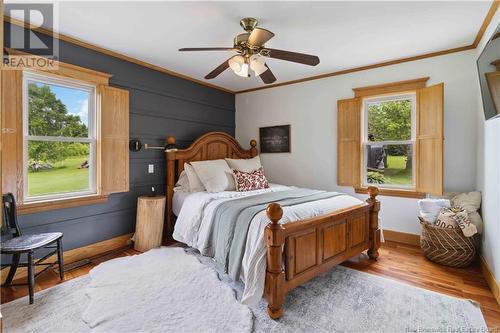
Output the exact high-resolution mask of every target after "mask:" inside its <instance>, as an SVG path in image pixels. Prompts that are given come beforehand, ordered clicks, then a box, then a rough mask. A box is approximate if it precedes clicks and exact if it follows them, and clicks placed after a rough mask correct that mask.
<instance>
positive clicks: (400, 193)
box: [354, 187, 425, 199]
mask: <svg viewBox="0 0 500 333" xmlns="http://www.w3.org/2000/svg"><path fill="white" fill-rule="evenodd" d="M354 191H355V192H356V193H361V194H368V188H367V187H355V188H354ZM379 194H380V195H384V196H389V197H401V198H414V199H423V198H425V193H421V192H417V191H415V190H401V189H392V188H383V187H379Z"/></svg>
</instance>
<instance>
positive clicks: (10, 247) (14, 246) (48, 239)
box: [0, 193, 64, 304]
mask: <svg viewBox="0 0 500 333" xmlns="http://www.w3.org/2000/svg"><path fill="white" fill-rule="evenodd" d="M2 214H3V223H2V242H1V245H0V250H1V253H2V254H12V262H11V263H10V264H2V265H1V267H2V269H3V268H4V267H10V270H9V274H8V275H7V279H6V280H5V283H4V284H3V285H2V286H16V285H28V288H29V299H30V304H33V296H34V287H35V278H36V277H37V276H38V275H40V274H42V273H43V272H45V271H46V270H48V269H49V268H51V267H53V266H54V265H55V264H58V266H59V277H60V278H61V280H64V270H63V248H62V237H63V234H62V233H61V232H51V233H44V234H33V235H22V234H21V229H20V228H19V224H18V223H17V214H16V201H15V199H14V195H12V193H7V194H5V195H3V197H2ZM5 236H7V237H5ZM4 238H5V240H4ZM54 244H55V245H54ZM39 249H53V250H52V251H50V252H49V253H48V254H46V255H44V256H43V257H42V258H41V259H38V260H36V261H35V259H34V252H35V251H36V250H39ZM23 253H26V254H27V256H28V261H27V262H20V259H21V255H22V254H23ZM55 253H57V261H56V262H52V263H44V261H45V260H47V259H48V258H49V257H50V256H52V255H53V254H55ZM35 266H46V267H45V268H44V269H43V270H41V271H40V272H38V273H36V274H35ZM18 267H28V283H19V284H12V279H13V278H14V275H15V274H16V270H17V268H18Z"/></svg>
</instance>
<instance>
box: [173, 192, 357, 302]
mask: <svg viewBox="0 0 500 333" xmlns="http://www.w3.org/2000/svg"><path fill="white" fill-rule="evenodd" d="M291 188H292V187H289V186H284V185H276V184H271V185H270V188H269V189H265V190H257V191H249V192H235V191H225V192H219V193H208V192H194V193H188V195H181V196H179V199H177V203H174V205H179V203H180V202H181V200H182V204H181V208H180V211H179V212H178V215H177V220H176V223H175V227H174V233H173V237H174V239H175V240H177V241H179V242H182V243H185V244H187V245H188V246H191V247H193V248H195V249H198V250H200V252H202V250H203V249H205V248H206V247H207V242H208V239H209V237H210V234H209V232H210V230H211V225H212V223H213V220H214V219H213V217H214V212H215V210H216V208H217V207H218V206H219V205H220V204H221V203H223V202H226V201H228V200H235V199H238V198H241V197H245V196H251V195H259V194H262V193H267V192H274V191H284V190H289V189H291ZM174 201H175V200H174ZM360 204H363V201H361V200H359V199H358V198H355V197H352V196H349V195H347V194H343V195H340V196H336V197H333V198H329V199H324V200H317V201H312V202H308V203H303V204H298V205H294V206H286V207H283V218H282V219H281V220H280V223H289V222H294V221H298V220H303V219H306V218H310V217H314V216H318V215H323V214H329V213H331V212H334V211H336V210H339V209H344V208H349V207H353V206H357V205H360ZM268 223H269V219H268V218H267V215H266V212H265V210H263V211H261V212H260V213H258V214H257V215H255V217H254V218H253V219H252V221H251V222H250V226H249V229H248V235H247V240H246V246H245V251H244V255H243V260H242V270H241V275H240V279H241V281H242V282H243V283H244V285H245V289H244V291H243V295H242V299H241V301H242V303H244V304H248V305H253V304H256V303H257V302H258V301H259V300H260V299H261V298H262V295H263V292H264V283H265V272H266V253H267V248H266V244H265V240H264V229H265V227H266V226H267V224H268Z"/></svg>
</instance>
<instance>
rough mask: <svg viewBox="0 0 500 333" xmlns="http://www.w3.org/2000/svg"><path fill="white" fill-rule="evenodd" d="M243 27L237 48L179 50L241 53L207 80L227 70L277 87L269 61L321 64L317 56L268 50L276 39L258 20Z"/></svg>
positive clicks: (246, 20)
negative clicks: (255, 77)
mask: <svg viewBox="0 0 500 333" xmlns="http://www.w3.org/2000/svg"><path fill="white" fill-rule="evenodd" d="M240 25H241V27H242V28H243V29H244V30H245V33H242V34H239V35H237V36H236V37H235V38H234V43H233V47H194V48H191V47H188V48H182V49H179V51H233V52H236V53H237V54H236V55H234V56H232V57H231V58H229V59H228V60H226V61H224V62H223V63H222V64H220V65H219V66H218V67H217V68H215V69H214V70H213V71H211V72H210V73H208V74H207V75H206V76H205V79H207V80H210V79H213V78H215V77H217V76H218V75H219V74H221V73H222V72H224V71H225V70H226V69H228V68H231V69H232V70H233V72H234V73H235V74H236V75H239V76H242V77H250V69H251V70H252V71H253V72H254V74H255V76H260V78H261V79H262V81H264V83H266V84H269V83H273V82H274V81H276V77H275V76H274V74H273V72H271V69H270V68H269V67H268V66H267V64H266V61H265V57H269V58H274V59H280V60H286V61H291V62H297V63H299V64H304V65H310V66H316V65H317V64H319V58H318V57H317V56H314V55H309V54H304V53H297V52H290V51H283V50H276V49H271V48H268V47H265V46H264V44H265V43H267V41H269V40H270V39H271V38H273V37H274V33H272V32H271V31H269V30H266V29H262V28H257V19H255V18H252V17H245V18H243V19H242V20H241V21H240Z"/></svg>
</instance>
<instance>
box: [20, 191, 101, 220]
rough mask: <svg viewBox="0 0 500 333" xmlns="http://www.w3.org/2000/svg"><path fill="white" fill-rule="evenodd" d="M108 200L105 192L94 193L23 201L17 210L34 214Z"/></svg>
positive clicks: (21, 212)
mask: <svg viewBox="0 0 500 333" xmlns="http://www.w3.org/2000/svg"><path fill="white" fill-rule="evenodd" d="M107 200H108V195H105V194H92V195H85V196H80V197H71V198H62V199H52V200H45V201H33V202H28V203H22V204H20V205H18V208H17V212H18V213H19V214H20V215H23V214H32V213H38V212H45V211H49V210H56V209H63V208H71V207H78V206H86V205H95V204H99V203H103V202H106V201H107Z"/></svg>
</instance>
